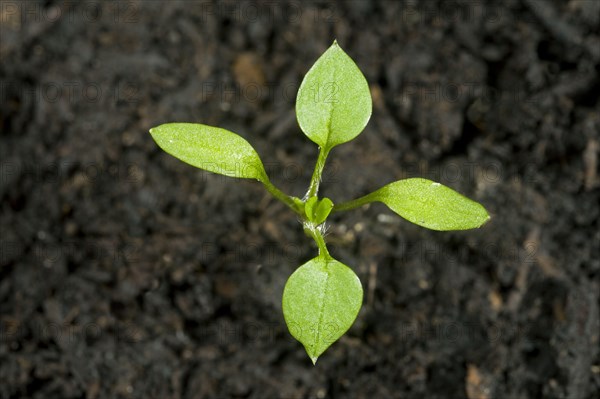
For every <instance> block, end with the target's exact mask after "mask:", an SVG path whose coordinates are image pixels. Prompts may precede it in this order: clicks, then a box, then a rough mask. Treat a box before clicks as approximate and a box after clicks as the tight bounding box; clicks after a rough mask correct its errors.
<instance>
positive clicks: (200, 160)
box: [150, 41, 489, 363]
mask: <svg viewBox="0 0 600 399" xmlns="http://www.w3.org/2000/svg"><path fill="white" fill-rule="evenodd" d="M371 110H372V102H371V95H370V91H369V86H368V84H367V81H366V79H365V77H364V76H363V74H362V72H361V71H360V69H359V68H358V66H357V65H356V64H355V63H354V61H353V60H352V59H351V58H350V57H349V56H348V55H347V54H346V53H345V52H344V51H343V50H342V49H341V47H340V46H339V45H338V44H337V42H335V41H334V42H333V44H332V45H331V47H330V48H329V49H328V50H327V51H325V53H323V54H322V55H321V57H320V58H319V59H318V60H317V61H316V63H315V64H314V65H313V66H312V67H311V69H310V70H309V71H308V73H307V74H306V76H305V77H304V80H303V81H302V84H301V85H300V88H299V90H298V95H297V99H296V117H297V119H298V123H299V125H300V128H301V129H302V131H303V132H304V134H305V135H306V136H307V137H308V138H309V139H310V140H312V141H313V142H314V143H315V144H317V145H318V146H319V155H318V159H317V162H316V165H315V168H314V172H313V174H312V178H311V180H310V185H309V187H308V191H307V193H306V195H305V196H304V197H303V198H299V197H294V196H290V195H287V194H285V193H283V192H282V191H281V190H280V189H278V188H277V187H275V185H274V184H273V183H272V182H271V181H270V180H269V177H268V176H267V173H266V171H265V168H264V166H263V163H262V161H261V159H260V157H259V156H258V154H257V152H256V151H255V150H254V148H252V146H251V145H250V144H249V143H248V142H247V141H246V140H244V139H243V138H242V137H240V136H238V135H237V134H235V133H232V132H230V131H228V130H225V129H221V128H218V127H212V126H206V125H202V124H195V123H167V124H163V125H160V126H158V127H155V128H152V129H150V134H151V135H152V138H153V139H154V140H155V141H156V143H157V144H158V146H159V147H161V148H162V149H163V150H164V151H166V152H167V153H169V154H171V155H173V156H174V157H176V158H178V159H180V160H182V161H184V162H186V163H188V164H190V165H192V166H195V167H197V168H200V169H204V170H207V171H210V172H213V173H218V174H222V175H226V176H231V177H237V178H245V179H256V180H258V181H259V182H261V183H262V184H263V185H264V187H265V188H266V190H267V191H268V192H269V193H271V194H272V195H273V197H275V198H276V199H278V200H280V201H281V202H283V203H284V204H285V205H287V206H288V207H289V208H290V209H291V210H292V211H293V212H295V213H296V214H297V215H298V217H299V220H300V221H301V223H302V226H303V228H304V232H305V233H306V235H308V236H309V237H311V238H312V239H313V240H314V241H315V243H316V245H317V248H318V254H317V256H316V257H314V258H313V259H311V260H309V261H308V262H306V263H305V264H303V265H301V266H300V267H298V268H297V269H296V271H295V272H294V273H293V274H292V275H291V276H290V277H289V279H288V281H287V283H286V285H285V288H284V290H283V300H282V307H283V315H284V318H285V322H286V324H287V326H288V329H289V331H290V333H291V334H292V336H294V338H296V339H297V340H298V341H300V342H301V343H302V344H303V345H304V348H305V349H306V352H307V354H308V356H309V357H310V359H311V360H312V362H313V363H316V361H317V359H318V357H319V356H320V355H321V354H322V353H323V352H324V351H325V350H326V349H327V348H328V347H329V346H330V345H331V344H332V343H333V342H335V341H336V340H338V339H339V338H340V337H341V336H342V335H343V334H344V333H345V332H346V331H347V330H348V329H349V328H350V327H351V325H352V324H353V323H354V320H355V319H356V317H357V315H358V312H359V310H360V308H361V305H362V302H363V289H362V285H361V282H360V280H359V278H358V276H357V275H356V274H355V273H354V271H352V269H350V268H349V267H348V266H346V265H344V264H343V263H341V262H339V261H338V260H336V259H334V258H333V257H332V256H331V255H330V253H329V251H328V249H327V244H326V240H325V238H324V232H325V224H326V222H327V218H328V216H329V215H331V214H332V213H336V212H342V211H349V210H351V209H355V208H358V207H361V206H362V205H365V204H369V203H372V202H382V203H384V204H385V205H387V206H388V207H389V208H390V209H391V210H392V211H394V212H395V213H397V214H398V215H400V216H401V217H402V218H404V219H406V220H408V221H409V222H412V223H414V224H417V225H419V226H423V227H426V228H428V229H432V230H441V231H446V230H467V229H473V228H478V227H480V226H481V225H483V224H484V223H485V222H486V221H487V220H488V219H489V215H488V213H487V211H486V210H485V208H484V207H483V206H482V205H480V204H479V203H477V202H475V201H472V200H470V199H468V198H466V197H464V196H462V195H461V194H459V193H457V192H456V191H454V190H452V189H450V188H448V187H446V186H444V185H442V184H440V183H436V182H433V181H431V180H427V179H422V178H410V179H404V180H399V181H396V182H393V183H390V184H388V185H386V186H383V187H381V188H380V189H378V190H376V191H374V192H372V193H370V194H367V195H365V196H363V197H360V198H357V199H354V200H351V201H347V202H342V203H339V204H334V203H333V201H332V200H330V199H329V198H319V197H318V191H319V183H320V182H321V176H322V174H323V168H324V167H325V161H326V160H327V157H328V155H329V153H330V152H331V150H332V149H333V148H334V147H336V146H338V145H340V144H343V143H346V142H348V141H350V140H352V139H354V138H356V136H358V135H359V134H360V133H361V132H362V131H363V129H364V128H365V126H366V124H367V122H368V121H369V118H370V117H371Z"/></svg>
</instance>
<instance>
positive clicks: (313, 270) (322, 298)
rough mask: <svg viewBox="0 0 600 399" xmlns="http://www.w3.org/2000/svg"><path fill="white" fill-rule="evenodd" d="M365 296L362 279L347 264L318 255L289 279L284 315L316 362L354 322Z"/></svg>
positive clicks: (290, 328) (293, 332)
mask: <svg viewBox="0 0 600 399" xmlns="http://www.w3.org/2000/svg"><path fill="white" fill-rule="evenodd" d="M362 299H363V290H362V285H361V284H360V280H359V279H358V276H357V275H356V274H355V273H354V272H353V271H352V270H351V269H350V268H349V267H348V266H346V265H344V264H343V263H340V262H338V261H337V260H335V259H332V258H325V257H317V258H314V259H311V260H310V261H308V262H307V263H305V264H304V265H302V266H300V267H299V268H298V269H297V270H296V271H295V272H294V273H293V274H292V275H291V276H290V278H289V279H288V281H287V283H286V285H285V289H284V291H283V315H284V317H285V322H286V324H287V326H288V329H289V330H290V333H291V334H292V336H293V337H294V338H296V339H297V340H298V341H300V342H301V343H302V345H304V348H305V349H306V353H307V354H308V356H309V357H310V358H311V360H312V362H313V363H316V361H317V358H318V357H319V356H320V355H321V354H322V353H323V352H325V350H326V349H327V348H328V347H329V346H330V345H331V344H332V343H334V342H335V341H337V340H338V338H340V337H341V336H342V335H344V333H345V332H346V331H348V329H349V328H350V326H351V325H352V323H354V320H355V319H356V316H357V315H358V311H359V310H360V307H361V305H362Z"/></svg>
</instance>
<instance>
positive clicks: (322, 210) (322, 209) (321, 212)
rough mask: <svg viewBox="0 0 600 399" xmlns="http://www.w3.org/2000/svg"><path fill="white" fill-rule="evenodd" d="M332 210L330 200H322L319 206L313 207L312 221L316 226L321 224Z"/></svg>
mask: <svg viewBox="0 0 600 399" xmlns="http://www.w3.org/2000/svg"><path fill="white" fill-rule="evenodd" d="M332 209H333V202H331V200H330V199H329V198H323V199H322V200H321V201H320V202H319V204H318V205H317V206H316V207H315V209H314V210H313V213H314V220H313V221H314V222H315V223H316V224H321V223H323V222H324V221H325V220H326V219H327V216H329V214H330V213H331V210H332Z"/></svg>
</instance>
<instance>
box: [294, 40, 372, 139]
mask: <svg viewBox="0 0 600 399" xmlns="http://www.w3.org/2000/svg"><path fill="white" fill-rule="evenodd" d="M371 110H372V104H371V93H370V92H369V85H368V84H367V80H366V79H365V77H364V75H363V74H362V72H361V71H360V69H358V67H357V66H356V64H355V63H354V61H352V59H351V58H350V57H349V56H348V54H346V53H345V52H344V50H342V49H341V48H340V46H339V45H338V44H337V42H333V45H331V47H329V49H328V50H327V51H326V52H325V53H323V55H321V57H320V58H319V59H318V60H317V62H315V64H314V65H313V66H312V68H310V70H309V71H308V73H307V74H306V76H305V77H304V80H303V81H302V84H301V85H300V88H299V89H298V97H297V99H296V117H297V118H298V123H299V124H300V128H301V129H302V131H303V132H304V134H305V135H307V136H308V138H309V139H311V140H312V141H314V142H315V143H317V144H318V145H319V146H320V147H323V148H327V149H331V148H332V147H334V146H336V145H338V144H342V143H345V142H347V141H350V140H352V139H354V138H355V137H356V136H358V135H359V134H360V132H362V131H363V129H364V128H365V126H366V125H367V122H368V121H369V118H370V117H371Z"/></svg>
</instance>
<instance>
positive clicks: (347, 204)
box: [331, 191, 377, 212]
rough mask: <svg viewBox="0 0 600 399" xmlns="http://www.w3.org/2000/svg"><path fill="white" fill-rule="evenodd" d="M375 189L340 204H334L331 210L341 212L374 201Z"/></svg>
mask: <svg viewBox="0 0 600 399" xmlns="http://www.w3.org/2000/svg"><path fill="white" fill-rule="evenodd" d="M376 194H377V191H375V192H372V193H370V194H367V195H365V196H363V197H360V198H357V199H354V200H351V201H348V202H342V203H341V204H335V205H334V206H333V209H332V210H331V212H341V211H349V210H351V209H356V208H358V207H361V206H363V205H366V204H369V203H371V202H374V201H376V200H377V199H376Z"/></svg>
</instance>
